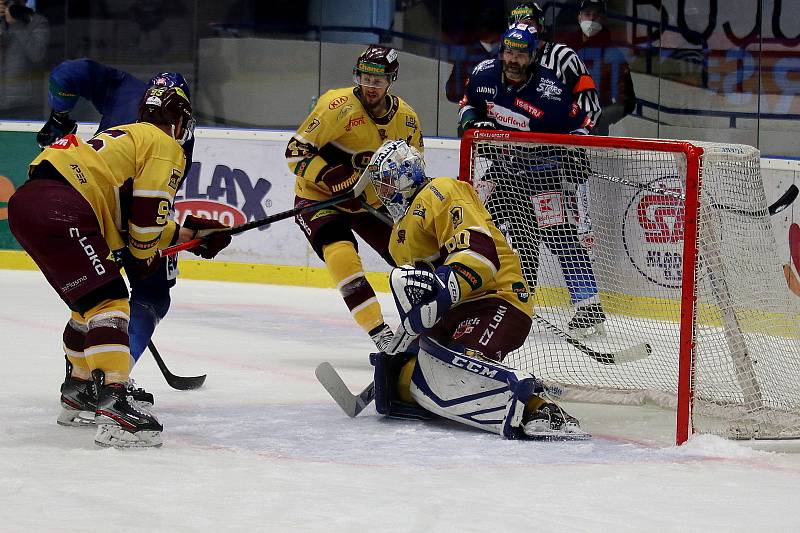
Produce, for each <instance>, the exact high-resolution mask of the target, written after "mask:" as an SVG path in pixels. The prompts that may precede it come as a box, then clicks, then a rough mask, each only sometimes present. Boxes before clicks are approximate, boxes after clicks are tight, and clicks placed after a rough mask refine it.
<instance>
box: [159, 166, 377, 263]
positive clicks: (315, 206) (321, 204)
mask: <svg viewBox="0 0 800 533" xmlns="http://www.w3.org/2000/svg"><path fill="white" fill-rule="evenodd" d="M368 183H369V174H368V173H367V172H366V171H364V172H363V173H362V174H361V176H359V178H358V180H357V181H356V182H355V184H354V185H353V187H352V188H351V189H350V190H349V191H347V192H346V193H344V194H340V195H338V196H334V197H332V198H328V199H327V200H320V201H318V202H314V203H311V204H308V205H304V206H302V207H295V208H293V209H288V210H286V211H281V212H280V213H275V214H274V215H270V216H268V217H266V218H261V219H258V220H252V221H250V222H247V223H246V224H241V225H239V226H236V227H234V228H230V229H225V230H220V231H224V232H227V233H228V234H230V235H238V234H240V233H243V232H245V231H248V230H251V229H255V228H260V227H261V226H266V225H267V224H271V223H273V222H277V221H279V220H285V219H287V218H291V217H293V216H295V215H299V214H301V213H308V212H311V211H319V210H320V209H324V208H326V207H331V206H334V205H337V204H340V203H342V202H345V201H347V200H352V199H354V198H358V197H359V196H361V193H362V192H364V189H365V188H366V187H367V184H368ZM205 238H206V237H200V238H197V239H192V240H190V241H186V242H184V243H181V244H176V245H174V246H169V247H167V248H164V249H163V250H160V251H159V255H161V257H167V256H169V255H175V254H176V253H178V252H181V251H183V250H191V249H192V248H196V247H198V246H200V245H202V244H203V242H204V240H205Z"/></svg>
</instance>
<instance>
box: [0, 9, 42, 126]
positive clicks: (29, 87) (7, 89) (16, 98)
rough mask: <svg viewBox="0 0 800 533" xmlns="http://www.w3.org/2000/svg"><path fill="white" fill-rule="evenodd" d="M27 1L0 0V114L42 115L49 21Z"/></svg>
mask: <svg viewBox="0 0 800 533" xmlns="http://www.w3.org/2000/svg"><path fill="white" fill-rule="evenodd" d="M26 4H27V0H0V117H2V118H41V117H42V115H43V113H44V111H43V110H44V105H43V100H44V91H43V87H44V69H43V63H44V59H45V54H46V52H47V44H48V42H49V39H50V24H49V23H48V21H47V19H46V18H44V17H43V16H42V15H39V14H37V13H35V12H34V11H33V10H32V9H31V8H29V7H28V6H27V5H26Z"/></svg>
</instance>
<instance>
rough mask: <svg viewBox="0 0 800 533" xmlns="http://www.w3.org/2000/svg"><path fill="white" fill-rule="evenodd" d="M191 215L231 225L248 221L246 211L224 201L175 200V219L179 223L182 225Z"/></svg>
mask: <svg viewBox="0 0 800 533" xmlns="http://www.w3.org/2000/svg"><path fill="white" fill-rule="evenodd" d="M189 215H194V216H196V217H200V218H208V219H211V220H218V221H220V222H222V223H223V224H225V225H226V226H231V227H233V226H239V225H241V224H244V223H245V222H246V221H247V219H246V218H245V216H244V213H242V212H241V211H239V209H237V208H236V207H233V206H230V205H228V204H223V203H222V202H212V201H210V200H181V201H180V202H175V220H176V221H177V222H178V224H180V225H181V226H182V225H183V222H184V221H185V220H186V217H187V216H189Z"/></svg>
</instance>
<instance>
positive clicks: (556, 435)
mask: <svg viewBox="0 0 800 533" xmlns="http://www.w3.org/2000/svg"><path fill="white" fill-rule="evenodd" d="M523 432H524V433H525V438H526V439H527V440H538V441H545V442H556V441H574V440H589V439H591V438H592V436H591V435H590V434H589V433H586V432H584V431H552V430H551V431H533V432H527V431H523Z"/></svg>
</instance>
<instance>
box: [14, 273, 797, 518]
mask: <svg viewBox="0 0 800 533" xmlns="http://www.w3.org/2000/svg"><path fill="white" fill-rule="evenodd" d="M0 294H2V300H0V301H1V302H2V305H1V306H0V336H2V340H3V347H4V348H5V350H4V351H5V353H4V358H3V367H2V368H3V376H4V378H5V379H4V382H3V385H2V387H0V405H2V408H3V413H4V415H5V416H3V418H2V422H0V531H78V530H81V531H325V532H328V531H332V532H338V531H341V532H359V531H408V532H418V531H436V532H438V531H443V532H445V531H483V532H487V531H502V532H505V531H614V532H627V531H631V532H640V531H645V530H647V531H703V532H709V531H726V532H728V531H754V530H756V531H768V530H772V531H778V530H782V531H790V530H797V529H798V524H800V510H799V509H798V506H797V505H796V504H794V501H795V498H796V495H797V491H798V487H800V455H798V454H788V453H773V452H766V451H758V450H753V449H750V448H748V447H745V446H743V445H742V444H740V443H735V442H729V441H725V440H723V439H720V438H716V437H709V436H698V437H695V438H693V439H691V440H690V442H689V443H688V444H687V445H685V446H683V447H680V448H676V447H674V446H672V441H673V439H674V419H673V414H672V413H669V412H666V411H661V410H657V409H652V408H641V407H608V406H596V405H584V404H575V405H570V406H568V407H569V410H570V411H571V412H572V413H574V414H576V415H578V416H579V417H580V418H581V419H582V421H583V424H584V427H586V428H587V429H588V430H589V431H591V432H592V433H593V434H594V435H595V438H594V439H592V440H591V441H588V442H578V443H533V442H509V441H504V440H503V439H501V438H500V437H498V436H495V435H491V434H487V433H483V432H480V431H478V430H473V429H470V428H466V427H461V426H458V425H456V424H453V423H449V422H405V421H397V420H387V419H383V418H381V417H378V416H377V415H376V414H375V411H374V408H373V407H371V406H370V407H368V408H367V409H366V410H365V411H364V412H363V413H362V414H361V415H360V416H359V417H358V418H356V419H349V418H347V417H346V416H345V415H344V414H343V413H342V412H341V411H340V410H339V408H338V407H337V406H336V405H335V404H334V403H333V401H332V400H331V399H330V398H329V397H328V396H327V393H326V392H325V391H324V390H323V389H322V387H321V386H320V385H319V384H318V383H317V381H316V379H315V378H314V368H315V366H316V365H317V364H318V363H319V362H320V361H323V360H327V361H330V362H331V363H332V364H333V365H334V366H335V367H336V368H337V369H339V371H340V372H341V373H342V375H343V376H344V378H345V380H346V381H347V382H348V384H349V385H350V387H351V389H353V390H361V388H362V387H363V386H364V385H366V384H367V383H368V382H369V381H370V380H371V379H372V375H371V367H370V366H369V363H368V353H369V351H370V349H371V346H372V345H371V342H370V340H369V338H368V337H367V336H366V335H364V334H363V333H361V332H360V330H359V329H358V328H357V327H356V325H355V323H354V322H353V321H352V319H351V318H350V316H349V313H348V312H347V309H346V307H345V305H344V303H343V302H342V301H341V299H340V297H339V295H338V294H337V293H336V292H335V291H332V290H322V289H303V288H297V287H279V286H269V285H247V284H232V283H212V282H197V281H190V280H181V281H180V282H179V283H178V286H177V287H176V289H175V290H174V291H173V305H172V310H171V311H170V314H169V315H168V316H167V318H166V319H165V320H164V322H163V323H162V324H161V325H159V327H158V329H157V331H156V335H155V337H154V341H155V343H156V345H157V346H158V348H159V350H160V352H161V354H162V355H163V357H164V359H165V360H166V362H167V365H168V366H169V367H170V368H171V370H172V371H173V372H174V373H177V374H183V375H195V374H201V373H207V374H208V379H207V381H206V385H205V386H204V387H203V388H202V389H200V390H197V391H186V392H181V391H176V390H172V389H170V388H169V387H168V386H167V384H166V383H165V382H164V380H163V378H162V377H161V375H160V373H159V371H158V368H157V367H156V366H155V364H154V362H153V361H152V359H151V358H150V357H149V355H147V354H145V355H144V356H143V358H142V360H141V362H140V363H139V364H138V365H137V367H136V368H135V369H134V372H133V376H134V377H135V378H136V379H137V382H138V384H140V385H143V386H145V387H146V388H147V389H148V390H149V391H151V392H153V393H154V395H155V398H156V407H155V411H156V413H157V414H158V415H159V416H160V418H161V421H162V422H163V424H164V427H165V430H164V442H165V444H164V447H163V448H161V449H154V450H125V451H120V450H114V449H100V448H97V447H96V446H95V445H94V444H93V438H92V437H93V430H87V429H84V428H65V427H60V426H58V425H56V423H55V419H56V415H57V413H58V397H59V391H58V388H59V385H60V383H61V381H62V379H63V369H64V365H63V354H62V352H61V347H60V343H61V334H62V331H63V327H64V324H65V323H66V319H67V313H66V311H65V308H64V306H63V304H62V303H61V302H60V300H59V299H58V297H57V296H56V295H55V293H54V292H53V291H52V290H51V289H50V288H49V286H47V285H46V283H45V281H44V279H43V277H42V276H41V274H39V273H38V272H17V271H4V270H0ZM381 300H382V302H384V304H385V305H384V308H385V309H388V311H387V315H388V319H389V320H390V321H391V322H392V323H393V324H394V323H396V320H397V315H396V313H394V312H393V310H392V307H391V305H390V298H389V297H388V296H387V295H381Z"/></svg>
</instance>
